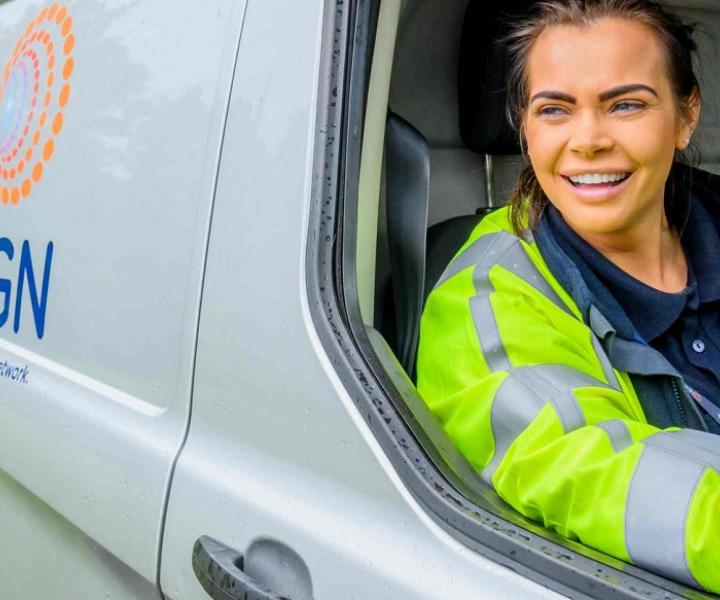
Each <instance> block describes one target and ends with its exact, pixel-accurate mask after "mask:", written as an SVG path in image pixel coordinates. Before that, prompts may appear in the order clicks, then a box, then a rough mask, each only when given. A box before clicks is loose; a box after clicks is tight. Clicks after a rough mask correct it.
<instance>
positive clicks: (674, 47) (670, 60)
mask: <svg viewBox="0 0 720 600" xmlns="http://www.w3.org/2000/svg"><path fill="white" fill-rule="evenodd" d="M604 18H621V19H626V20H629V21H632V22H634V23H642V24H644V25H645V26H647V27H649V28H650V29H651V30H652V31H653V32H654V33H655V35H656V36H657V39H658V41H659V42H660V44H661V45H662V47H663V48H664V50H665V54H666V57H667V66H668V75H669V79H670V85H671V87H672V90H673V93H674V95H675V102H676V105H677V107H678V109H679V110H680V111H682V113H683V114H684V115H688V113H689V110H690V107H691V105H692V102H694V101H697V102H699V101H700V96H699V93H700V88H699V84H698V79H697V77H696V75H695V71H694V69H693V54H694V53H695V52H696V50H697V45H696V44H695V42H694V41H693V39H692V35H693V33H694V27H693V26H691V25H688V24H686V23H684V22H683V21H682V20H681V19H680V18H679V17H678V16H677V15H675V14H673V13H671V12H668V11H667V10H665V9H664V8H662V7H661V6H660V5H659V4H657V3H656V2H654V1H651V0H543V1H542V2H539V3H538V4H537V5H536V7H535V8H534V10H533V12H532V14H531V15H530V16H529V17H528V18H527V19H525V20H523V21H521V22H520V23H518V24H517V25H516V26H514V27H513V29H512V31H511V32H510V33H509V34H508V35H507V37H505V39H504V40H503V43H504V44H505V47H506V48H507V51H508V55H509V61H510V62H509V69H508V79H507V83H508V85H507V89H508V101H507V116H508V119H509V121H510V123H511V125H512V126H513V127H514V128H515V129H516V130H517V131H518V134H519V135H520V146H521V148H522V149H523V153H525V149H526V147H527V146H526V140H525V133H524V131H523V129H524V127H523V123H524V119H525V114H526V111H527V108H528V102H529V90H528V89H527V80H528V71H527V70H528V59H529V56H530V51H531V50H532V47H533V45H534V43H535V41H536V40H537V39H538V37H540V34H541V33H542V32H543V31H545V29H547V28H549V27H556V26H560V25H573V26H576V27H589V26H591V25H592V24H594V23H596V22H597V21H599V20H600V19H604ZM695 94H697V96H695ZM547 202H548V199H547V196H546V195H545V193H544V192H543V190H542V188H541V187H540V184H539V182H538V180H537V177H536V176H535V172H534V171H533V168H532V165H530V164H528V165H527V166H526V167H525V168H524V169H523V171H522V173H521V174H520V176H519V178H518V181H517V183H516V184H515V189H514V190H513V193H512V196H511V198H510V202H509V203H510V219H511V222H512V225H513V228H514V229H515V231H516V232H517V233H521V232H522V231H523V230H526V229H530V230H533V229H534V228H535V227H536V226H537V223H538V221H539V219H540V216H541V215H542V212H543V210H544V208H545V206H546V205H547Z"/></svg>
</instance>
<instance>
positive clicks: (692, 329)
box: [547, 200, 720, 430]
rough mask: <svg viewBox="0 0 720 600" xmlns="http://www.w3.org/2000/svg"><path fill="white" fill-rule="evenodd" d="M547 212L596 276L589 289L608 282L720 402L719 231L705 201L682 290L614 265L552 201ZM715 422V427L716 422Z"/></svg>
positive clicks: (686, 372)
mask: <svg viewBox="0 0 720 600" xmlns="http://www.w3.org/2000/svg"><path fill="white" fill-rule="evenodd" d="M547 217H548V219H547V221H548V224H549V226H550V228H551V230H552V233H553V234H554V237H555V239H556V240H557V243H558V244H559V245H560V247H561V248H562V249H563V250H564V251H565V252H566V253H567V254H568V255H569V256H572V257H573V260H574V262H576V263H579V264H577V266H578V268H579V269H580V272H581V273H583V272H587V270H590V271H591V272H592V273H593V274H594V275H595V277H596V278H597V280H595V281H593V280H594V278H592V277H586V278H585V279H586V282H587V283H588V286H589V287H590V292H591V293H593V294H595V295H597V296H601V295H602V294H603V293H604V291H603V290H595V289H593V286H597V285H598V283H600V284H601V285H604V286H605V288H606V290H607V291H609V292H610V293H611V294H612V296H613V297H614V298H615V299H616V300H617V302H618V304H619V305H620V307H622V309H623V310H624V311H625V314H626V315H627V317H628V318H629V319H630V321H631V322H632V324H633V325H634V326H635V329H636V330H637V332H638V333H639V334H640V336H641V337H642V338H643V339H644V340H645V341H646V342H647V343H648V344H650V346H652V347H653V348H655V349H656V350H658V351H659V352H660V353H661V354H662V355H663V356H665V358H666V359H667V360H668V362H670V364H671V365H673V366H674V367H675V368H676V369H677V370H678V372H679V373H680V374H681V375H682V376H683V378H684V379H685V381H686V383H688V384H689V385H690V386H692V387H693V388H695V389H696V390H698V391H699V392H700V393H702V394H703V395H705V396H706V397H707V398H709V399H710V400H711V401H712V402H713V403H714V404H715V405H717V406H720V268H719V267H720V236H719V235H718V231H717V229H716V228H715V225H714V223H713V221H712V219H711V218H710V215H709V214H708V212H707V210H706V209H705V207H703V206H702V204H701V203H700V202H699V201H697V200H693V201H692V203H691V205H690V210H689V214H688V217H687V224H686V226H685V227H684V228H683V233H682V235H681V242H682V245H683V249H684V250H685V258H686V262H687V265H688V281H687V287H686V288H685V289H684V290H682V291H681V292H678V293H667V292H662V291H660V290H657V289H655V288H653V287H650V286H648V285H646V284H644V283H642V282H641V281H638V280H637V279H635V278H634V277H632V276H630V275H628V274H627V273H626V272H625V271H623V270H622V269H620V268H619V267H617V266H615V265H614V264H613V263H612V262H610V261H609V260H608V259H607V258H605V257H604V256H603V255H602V254H601V253H600V252H598V251H597V250H596V249H595V248H593V247H592V246H591V245H590V244H588V243H587V242H585V241H584V240H583V239H582V238H581V237H580V236H579V235H577V234H576V233H575V232H574V231H573V230H572V229H571V228H570V226H569V225H568V224H567V223H566V222H565V220H564V219H563V217H562V215H561V214H560V212H559V211H558V210H557V209H555V208H554V207H553V206H551V205H549V206H548V214H547ZM704 412H705V411H702V410H701V413H704ZM704 416H705V417H706V421H707V420H708V419H710V417H709V416H708V415H706V414H705V415H704ZM712 425H713V427H711V430H714V429H716V428H717V424H715V423H713V424H712Z"/></svg>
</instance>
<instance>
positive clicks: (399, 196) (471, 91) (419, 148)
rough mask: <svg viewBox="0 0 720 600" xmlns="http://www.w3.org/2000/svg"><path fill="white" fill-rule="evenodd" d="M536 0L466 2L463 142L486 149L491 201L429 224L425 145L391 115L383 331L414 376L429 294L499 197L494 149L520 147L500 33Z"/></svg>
mask: <svg viewBox="0 0 720 600" xmlns="http://www.w3.org/2000/svg"><path fill="white" fill-rule="evenodd" d="M535 2H536V0H506V2H504V3H503V6H502V8H500V7H498V6H497V5H495V4H494V3H488V2H484V1H482V0H471V1H470V2H469V4H468V6H467V9H466V13H465V17H464V22H463V29H462V36H461V43H460V57H459V63H458V65H459V66H458V101H459V118H460V132H461V136H462V140H463V143H464V144H465V146H466V147H467V148H469V149H470V150H473V151H474V152H478V153H481V154H483V155H484V157H485V161H484V165H485V182H486V190H485V193H486V198H487V205H486V206H484V207H481V208H478V210H477V211H476V214H471V215H460V216H456V217H452V218H450V219H447V220H445V221H442V222H440V223H436V224H435V225H433V226H432V227H430V229H429V230H428V229H427V224H428V205H429V198H430V195H429V190H430V177H431V175H432V173H431V168H430V161H429V155H428V145H427V143H426V141H425V139H424V137H423V136H422V134H421V133H420V132H419V131H418V130H417V129H416V128H414V127H413V126H412V125H411V124H410V123H408V122H407V121H406V120H404V119H403V118H402V117H400V116H399V115H396V114H393V113H390V116H389V117H388V122H387V130H386V137H385V154H386V167H385V185H386V188H385V194H386V196H385V204H386V219H387V230H388V245H389V248H388V250H389V256H390V269H391V281H392V303H391V304H392V306H391V310H392V312H393V314H394V329H395V330H394V331H383V333H384V334H385V337H386V339H388V341H389V342H390V344H391V346H392V347H393V350H394V352H395V354H396V355H397V357H398V360H399V361H400V363H401V365H402V366H403V368H404V369H405V370H406V372H407V373H408V375H409V376H410V377H411V378H414V374H415V359H416V354H417V344H418V337H419V329H420V315H421V314H422V309H423V307H424V304H425V299H426V298H427V296H428V294H429V293H430V291H431V290H432V288H433V286H434V285H435V282H436V281H437V280H438V279H439V277H440V275H441V274H442V272H443V270H444V269H445V267H446V266H447V264H448V263H449V262H450V260H451V259H452V257H453V256H454V254H455V253H456V252H457V250H458V249H459V248H460V246H461V245H462V243H463V242H464V241H465V240H466V239H467V237H468V236H469V235H470V232H471V231H472V230H473V228H474V227H475V226H476V225H477V224H478V223H479V221H480V219H481V218H482V217H483V216H484V215H485V214H487V212H490V211H492V210H494V209H495V208H496V207H497V206H499V205H501V204H502V202H500V201H498V199H497V198H496V197H495V194H494V185H493V155H507V154H520V148H519V144H518V139H517V134H516V132H515V131H514V130H513V129H512V128H511V127H510V125H509V123H508V122H507V119H506V118H505V103H506V89H505V77H506V71H507V68H506V63H507V59H506V56H505V50H504V48H503V47H502V45H501V44H500V43H499V42H498V40H499V39H500V38H502V37H503V36H504V35H505V33H506V32H507V31H508V28H509V26H510V25H511V24H512V23H513V22H514V21H516V20H517V19H518V18H520V17H522V16H524V15H526V14H527V13H528V12H529V10H530V8H531V6H532V5H533V4H535ZM502 200H504V199H502ZM392 322H393V319H389V320H388V323H392ZM386 328H390V326H389V325H387V326H386Z"/></svg>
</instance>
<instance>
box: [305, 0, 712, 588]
mask: <svg viewBox="0 0 720 600" xmlns="http://www.w3.org/2000/svg"><path fill="white" fill-rule="evenodd" d="M528 3H529V2H528V1H527V0H512V1H511V0H507V1H506V2H503V3H502V7H503V10H504V11H507V12H510V13H511V14H512V11H513V10H515V9H518V10H521V9H522V8H523V6H525V5H527V4H528ZM495 4H496V3H490V2H483V0H452V1H447V0H383V1H382V2H377V1H370V0H368V1H360V0H357V1H355V2H351V3H350V9H349V11H343V12H339V13H338V31H339V32H341V34H339V35H347V36H348V37H349V39H350V40H351V43H350V45H349V48H350V50H349V53H348V54H347V55H344V54H343V53H342V52H337V53H336V54H335V55H334V58H335V61H336V64H334V65H333V67H334V70H333V79H332V81H331V84H330V86H329V93H330V96H331V99H332V101H331V102H329V104H328V112H327V114H325V115H321V116H320V121H321V123H320V127H321V128H323V127H324V128H325V129H326V130H327V131H332V132H334V133H335V134H336V135H333V136H329V137H327V138H326V140H325V141H326V144H325V146H324V148H323V153H322V156H320V157H318V162H317V181H318V182H319V183H318V190H317V191H316V205H315V207H314V219H315V223H314V225H312V226H314V227H315V228H316V235H315V236H314V237H313V236H311V240H310V245H309V248H308V264H307V268H308V286H309V287H308V291H309V294H310V297H311V299H313V298H314V299H315V302H311V309H312V310H313V311H314V318H315V322H316V324H317V326H318V330H319V332H320V334H321V338H322V339H323V343H324V345H325V348H326V351H327V352H328V353H329V354H330V355H331V356H332V357H334V359H335V364H336V367H337V369H338V372H339V374H340V376H341V378H342V380H343V383H344V384H345V386H346V387H347V388H348V389H349V390H351V392H352V395H353V397H354V398H356V401H357V403H358V406H359V408H360V410H361V413H362V414H363V415H364V416H365V418H366V420H367V421H368V423H369V424H370V425H371V427H372V429H373V431H374V433H375V434H376V436H377V438H378V440H379V441H380V443H381V444H382V446H383V448H384V449H385V451H386V452H387V454H388V456H389V457H390V459H391V460H392V461H393V462H394V464H395V466H396V468H397V471H398V473H399V474H400V475H401V476H402V477H403V478H404V481H405V483H406V485H407V486H408V488H409V489H410V490H411V491H412V492H413V494H414V495H415V496H416V498H417V499H418V500H419V501H420V502H421V504H422V505H424V506H425V508H426V510H427V512H428V513H429V514H430V515H431V516H432V517H433V518H434V519H435V520H436V521H437V523H439V524H440V525H441V526H442V527H443V528H445V529H446V530H447V531H448V532H450V533H451V534H452V535H454V536H455V537H456V538H457V539H458V540H460V541H461V542H462V543H464V544H466V545H468V546H469V547H471V548H473V549H475V550H476V551H477V552H479V553H481V554H483V555H485V556H488V557H490V558H492V559H493V560H496V561H497V562H500V563H502V564H504V565H507V566H509V567H511V568H512V569H514V570H516V571H518V572H520V573H522V574H523V575H525V576H527V577H528V578H531V579H533V580H536V581H538V582H541V583H543V584H544V585H547V586H548V587H550V588H553V589H556V590H558V591H560V592H562V593H566V594H571V595H573V596H574V597H577V596H583V597H593V598H609V597H612V598H639V597H650V598H668V597H692V598H703V597H710V596H708V595H705V594H702V593H701V592H698V591H697V590H691V589H689V588H686V587H684V586H682V585H680V584H677V583H675V582H672V581H669V580H667V579H664V578H662V577H659V576H657V575H655V574H652V573H649V572H647V571H644V570H642V569H640V568H637V567H634V566H632V565H628V564H626V563H623V562H622V561H619V560H617V559H614V558H612V557H609V556H606V555H603V554H602V553H599V552H597V551H594V550H592V549H589V548H587V547H585V546H583V545H581V544H579V543H576V542H573V541H571V540H568V539H565V538H563V537H561V536H559V535H557V534H554V533H552V532H550V531H548V530H546V529H544V528H542V527H541V526H539V525H538V524H537V523H534V522H531V521H529V520H527V519H525V518H524V517H522V516H521V515H519V514H518V513H516V512H515V511H514V510H512V509H511V508H510V507H508V506H507V505H506V504H505V503H504V502H503V501H502V500H501V499H500V498H499V497H498V496H497V495H496V494H495V492H494V491H493V490H492V489H491V488H490V487H489V486H487V485H486V484H485V483H484V482H483V481H482V480H481V479H480V477H479V476H478V474H477V473H476V472H475V471H474V470H473V469H472V467H471V466H470V465H469V464H468V463H467V461H466V460H465V459H464V457H463V456H462V455H461V454H460V452H459V451H458V450H457V449H456V448H455V446H454V445H453V443H452V442H451V441H450V440H449V438H448V437H447V436H446V434H445V433H444V431H443V429H442V427H441V426H440V424H439V422H438V421H437V420H436V419H435V417H434V416H433V415H432V414H431V413H430V411H429V410H428V409H427V408H426V406H425V404H424V403H423V401H422V399H421V398H420V397H419V395H418V393H417V390H416V389H415V387H414V385H413V370H414V355H415V344H416V341H417V329H416V326H417V321H418V319H419V316H420V311H421V310H422V304H423V302H424V298H425V297H426V296H427V294H428V293H429V290H430V289H431V288H432V285H433V283H434V282H435V280H436V279H437V277H438V276H439V275H440V273H441V272H442V270H443V269H444V267H445V266H446V265H447V263H448V262H449V260H450V259H451V258H452V256H453V254H454V252H455V251H456V250H457V249H458V248H459V246H460V245H461V244H462V242H463V241H464V240H465V239H466V237H467V235H468V234H469V233H470V231H471V229H472V228H473V227H474V226H475V225H476V224H477V223H478V222H479V220H480V219H481V218H482V216H483V215H484V214H486V213H487V212H488V211H491V210H493V209H494V208H495V207H497V206H500V205H502V204H503V203H504V201H505V199H507V197H508V195H509V191H510V189H511V187H512V185H513V183H514V180H515V178H516V176H517V174H518V172H519V170H520V169H521V168H522V166H523V164H524V163H523V158H522V156H521V155H520V154H519V150H518V149H517V143H516V141H515V140H514V139H507V137H504V136H503V135H502V134H497V135H496V134H493V131H492V130H493V128H496V127H497V119H498V118H504V113H503V108H502V106H500V105H493V102H494V100H493V94H492V92H493V90H494V89H496V88H497V86H502V85H503V84H502V82H503V81H504V71H503V66H502V65H501V64H500V63H499V61H501V60H502V57H501V55H499V54H497V53H493V52H494V51H493V48H494V46H493V44H492V42H491V37H492V35H493V28H492V26H491V25H490V24H489V23H490V21H489V19H490V15H489V12H490V11H493V12H496V13H497V11H498V10H499V9H498V8H497V7H496V6H495ZM666 4H668V5H672V7H673V8H674V9H675V10H677V11H678V12H679V13H680V14H682V15H684V16H685V17H686V18H688V19H689V20H690V21H692V22H695V23H699V24H700V25H701V32H700V35H699V36H698V42H699V45H700V53H699V57H700V61H701V64H700V76H701V85H702V86H703V94H704V105H703V117H702V122H701V126H700V128H699V135H698V142H699V150H700V158H701V166H702V168H705V169H707V170H710V171H713V172H715V173H720V150H719V149H720V145H718V144H717V143H716V141H717V140H718V137H719V134H720V129H718V125H717V124H718V119H720V89H719V88H718V87H717V86H718V84H717V83H716V81H717V80H716V79H713V78H712V77H711V76H708V75H709V74H712V73H713V72H714V70H715V69H717V68H718V67H720V36H718V33H720V4H718V3H717V2H715V1H714V0H684V1H683V0H673V1H672V2H666ZM338 47H339V48H340V47H341V45H339V46H338ZM475 67H476V68H477V70H478V71H479V72H481V73H483V77H485V81H484V82H480V83H478V87H477V88H475V89H467V88H465V89H463V91H462V92H461V93H463V94H468V95H469V96H470V97H472V98H474V101H482V102H485V103H486V106H485V107H484V108H483V110H481V111H475V112H474V113H473V114H467V113H463V112H462V105H461V103H460V101H459V92H458V83H459V82H458V72H459V71H460V73H461V76H460V86H461V89H462V86H463V85H467V84H463V81H462V71H463V69H465V70H467V69H472V68H475ZM473 94H475V96H473ZM483 94H484V97H483V98H482V99H481V100H477V98H478V95H483ZM468 119H470V120H472V119H476V120H477V122H475V123H473V124H470V125H467V123H466V126H465V127H464V128H463V129H464V130H463V131H462V132H461V127H460V122H461V120H465V121H467V120H468ZM483 119H484V120H483ZM473 135H474V137H473ZM398 204H400V205H402V207H401V209H400V211H398V210H396V209H397V208H398ZM389 208H390V210H388V209H389Z"/></svg>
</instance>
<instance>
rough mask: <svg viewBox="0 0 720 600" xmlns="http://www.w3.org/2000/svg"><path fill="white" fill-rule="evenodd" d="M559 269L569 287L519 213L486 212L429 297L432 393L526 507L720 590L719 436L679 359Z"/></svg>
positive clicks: (448, 425) (511, 496)
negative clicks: (525, 232) (619, 324)
mask: <svg viewBox="0 0 720 600" xmlns="http://www.w3.org/2000/svg"><path fill="white" fill-rule="evenodd" d="M540 234H541V231H540V230H538V231H537V232H536V234H535V236H536V238H537V237H538V235H540ZM542 247H543V252H544V254H545V255H546V256H547V252H545V249H546V247H545V246H544V245H543V246H542ZM550 252H552V249H550ZM553 267H554V268H553V272H556V273H558V272H561V273H562V279H563V282H564V283H565V285H562V284H561V283H560V281H559V280H558V277H555V276H554V275H553V272H551V270H550V268H549V267H548V264H547V262H546V260H545V259H544V258H543V254H541V253H540V250H539V248H538V243H537V241H536V240H535V239H532V238H531V237H530V236H528V239H521V238H519V237H517V236H516V235H514V234H513V233H512V229H511V226H510V224H509V221H508V213H507V209H500V210H498V211H496V212H494V213H492V214H491V215H489V216H487V217H485V218H484V219H483V220H482V222H481V223H480V224H479V225H478V226H477V227H476V229H475V230H474V231H473V233H472V235H471V236H470V238H469V239H468V241H467V242H466V243H465V244H464V245H463V247H462V248H461V249H460V251H459V252H458V254H457V255H456V257H455V258H454V259H453V261H452V262H451V263H450V265H449V266H448V267H447V269H446V271H445V273H444V274H443V275H442V277H441V278H440V280H439V281H438V283H437V285H436V286H435V288H434V290H433V292H432V293H431V294H430V296H429V298H428V301H427V305H426V308H425V311H424V313H423V318H422V322H421V333H420V348H419V354H418V390H419V391H420V393H421V395H422V396H423V398H424V399H425V402H426V403H427V404H428V405H429V407H430V408H431V409H432V410H433V412H434V413H435V415H436V416H437V417H438V418H439V419H440V420H441V422H442V423H443V426H444V428H445V430H446V432H447V433H448V435H449V436H450V437H451V438H452V440H453V441H454V442H455V443H456V444H457V446H458V447H459V448H460V450H461V451H462V453H463V454H464V455H465V457H466V458H467V459H468V460H469V461H470V463H471V464H472V465H473V467H474V468H475V469H476V470H477V471H478V472H479V473H480V474H481V476H482V478H483V479H484V480H485V481H486V482H487V483H488V484H490V485H492V487H493V488H494V489H495V490H496V491H497V493H498V494H499V495H500V496H501V497H502V498H503V499H504V500H505V501H506V502H508V503H509V504H510V505H511V506H513V508H515V509H516V510H517V511H519V512H520V513H522V514H523V515H525V516H526V517H529V518H531V519H534V520H536V521H539V522H541V523H543V524H544V525H545V527H548V528H550V529H554V530H556V531H558V532H559V533H561V534H562V535H564V536H566V537H568V538H573V539H578V540H580V541H581V542H582V543H584V544H586V545H588V546H591V547H593V548H597V549H599V550H601V551H603V552H605V553H607V554H610V555H613V556H615V557H618V558H620V559H623V560H625V561H628V562H632V563H634V564H636V565H639V566H641V567H643V568H646V569H648V570H652V571H655V572H658V573H660V574H662V575H665V576H667V577H670V578H672V579H676V580H678V581H681V582H683V583H686V584H688V585H692V586H695V587H701V588H705V589H707V590H710V591H714V592H720V474H719V473H720V436H717V435H714V434H711V433H708V432H707V431H706V430H705V425H704V422H703V420H702V418H701V416H700V414H699V412H698V410H697V408H696V407H695V405H694V404H693V403H692V401H691V400H690V399H689V397H688V396H687V394H686V393H685V391H684V389H683V386H682V380H681V378H680V376H679V374H678V373H677V371H676V370H675V369H674V368H673V367H672V366H671V365H670V364H669V363H668V362H667V361H666V360H665V358H664V357H663V356H662V355H661V354H660V353H658V352H657V351H655V350H654V349H652V348H651V347H650V346H648V345H647V344H645V343H643V342H642V340H640V339H625V338H623V337H622V335H620V334H619V333H618V331H617V330H616V328H614V327H613V326H612V325H611V324H610V322H609V321H608V319H607V318H606V317H605V316H604V314H603V312H602V311H601V310H600V309H599V308H598V307H597V306H596V305H595V304H593V298H592V297H591V296H590V295H589V294H588V291H587V287H586V286H585V287H584V286H583V285H582V281H578V279H579V278H578V277H577V276H576V275H577V272H576V271H575V272H573V266H572V263H570V264H567V265H565V267H566V268H563V269H560V271H558V269H557V265H553ZM672 424H675V425H680V426H681V427H682V428H681V427H671V426H670V425H672Z"/></svg>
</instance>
